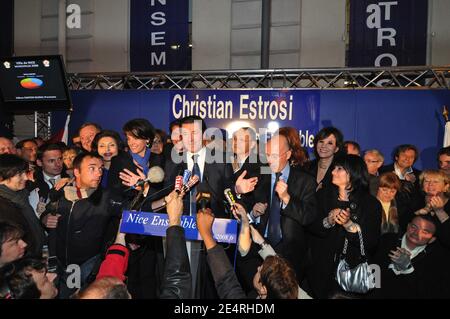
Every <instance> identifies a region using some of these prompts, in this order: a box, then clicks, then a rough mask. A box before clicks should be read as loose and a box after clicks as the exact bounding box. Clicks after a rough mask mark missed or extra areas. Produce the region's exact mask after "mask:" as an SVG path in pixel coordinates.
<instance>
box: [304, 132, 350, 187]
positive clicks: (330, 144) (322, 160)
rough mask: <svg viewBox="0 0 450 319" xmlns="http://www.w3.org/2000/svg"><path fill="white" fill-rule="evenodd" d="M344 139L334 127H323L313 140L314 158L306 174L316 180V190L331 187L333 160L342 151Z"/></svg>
mask: <svg viewBox="0 0 450 319" xmlns="http://www.w3.org/2000/svg"><path fill="white" fill-rule="evenodd" d="M343 142H344V137H343V135H342V133H341V131H339V130H338V129H337V128H335V127H324V128H323V129H321V130H320V131H319V133H317V135H316V136H315V138H314V155H315V156H316V158H315V159H314V160H313V161H312V162H310V163H309V164H308V168H307V170H308V172H309V173H310V174H311V175H313V176H314V177H315V178H316V182H317V190H319V189H321V188H325V187H326V186H328V185H331V169H332V163H333V159H334V158H335V156H336V155H338V154H340V153H342V151H343Z"/></svg>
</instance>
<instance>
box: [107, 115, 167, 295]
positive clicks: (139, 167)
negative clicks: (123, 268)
mask: <svg viewBox="0 0 450 319" xmlns="http://www.w3.org/2000/svg"><path fill="white" fill-rule="evenodd" d="M123 132H124V134H125V136H126V141H127V145H128V149H129V151H128V152H119V154H118V155H117V156H115V157H113V158H112V160H111V166H110V169H109V176H108V188H110V189H112V190H113V191H114V192H115V193H117V192H119V193H121V194H122V196H123V202H131V204H127V205H125V207H124V209H139V208H141V207H140V206H143V205H142V199H141V200H140V201H136V200H135V199H136V198H139V197H140V196H141V195H142V192H141V191H136V190H131V191H127V189H128V187H129V186H130V185H134V184H135V181H136V176H147V174H148V171H149V170H150V168H152V167H154V166H158V165H160V164H161V159H160V156H159V155H157V154H153V153H151V150H150V149H151V147H152V142H153V139H154V138H155V129H154V128H153V125H152V124H151V123H150V122H149V121H148V120H146V119H134V120H131V121H129V122H127V123H125V125H124V126H123ZM131 180H133V182H130V181H131ZM161 185H162V183H159V184H151V185H150V188H149V190H148V193H147V198H148V196H151V195H152V194H154V193H156V192H157V191H158V190H159V189H161ZM146 203H147V202H146ZM148 203H149V204H150V200H149V201H148ZM131 206H133V207H131ZM150 207H151V206H146V205H145V206H143V207H142V209H143V210H147V211H150V210H151V208H150ZM113 231H117V228H115V229H113ZM127 242H128V243H131V245H132V246H133V247H134V248H136V249H135V250H133V251H131V253H130V260H129V268H128V273H127V276H128V290H129V291H130V293H131V295H132V296H133V298H136V299H140V298H145V299H147V298H148V299H152V298H157V297H158V291H159V286H160V280H161V278H160V275H161V274H162V268H163V263H164V256H163V249H162V240H161V238H160V237H153V236H136V235H133V236H130V235H127Z"/></svg>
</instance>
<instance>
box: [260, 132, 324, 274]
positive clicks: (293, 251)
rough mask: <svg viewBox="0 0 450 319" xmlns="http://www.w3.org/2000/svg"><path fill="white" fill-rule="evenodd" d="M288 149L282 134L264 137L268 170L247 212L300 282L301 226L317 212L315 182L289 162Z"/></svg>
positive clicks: (303, 256) (303, 241)
mask: <svg viewBox="0 0 450 319" xmlns="http://www.w3.org/2000/svg"><path fill="white" fill-rule="evenodd" d="M292 152H293V151H292V146H291V145H289V143H288V139H287V137H286V136H284V135H275V136H274V137H272V139H271V140H269V141H268V143H267V145H266V156H267V161H268V164H269V167H270V173H269V174H262V175H261V177H260V181H259V182H258V186H257V188H256V191H255V192H256V194H255V196H256V204H255V205H254V207H253V211H252V213H251V214H252V215H253V217H254V219H255V224H256V227H257V230H258V231H259V232H260V234H262V235H263V236H264V237H265V238H266V239H267V240H268V241H269V243H270V244H271V245H272V247H273V248H274V249H275V251H276V252H277V253H278V254H280V255H282V256H284V257H285V258H286V259H287V260H289V261H290V262H291V264H292V266H293V268H294V270H295V271H296V274H297V278H298V280H299V282H301V280H302V279H303V277H304V276H305V274H304V272H305V268H306V266H307V265H306V263H307V243H306V235H305V226H307V225H309V224H311V223H312V222H313V221H314V220H315V218H316V215H317V212H316V198H315V192H316V191H315V190H316V186H317V185H316V182H315V181H314V178H313V177H312V176H310V175H309V174H307V173H305V172H303V171H302V170H301V169H299V168H297V167H294V166H291V165H290V163H289V160H290V158H291V156H292Z"/></svg>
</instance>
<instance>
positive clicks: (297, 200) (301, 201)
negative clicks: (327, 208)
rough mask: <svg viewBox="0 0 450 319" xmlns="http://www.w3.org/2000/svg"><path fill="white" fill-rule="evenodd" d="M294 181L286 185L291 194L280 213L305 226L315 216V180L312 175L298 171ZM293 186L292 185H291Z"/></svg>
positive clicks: (314, 218)
mask: <svg viewBox="0 0 450 319" xmlns="http://www.w3.org/2000/svg"><path fill="white" fill-rule="evenodd" d="M295 177H296V182H295V183H292V184H291V183H289V184H291V185H290V187H289V186H288V192H289V195H290V196H291V199H290V200H289V203H288V205H287V206H286V208H285V209H283V211H282V215H285V216H287V217H290V218H292V219H294V220H295V221H297V222H298V223H299V224H300V225H303V226H306V225H309V224H311V223H312V222H314V221H315V220H316V218H317V203H316V182H315V181H314V179H313V177H311V176H309V175H307V174H305V173H301V174H300V173H299V174H298V175H296V176H295ZM292 186H294V187H292Z"/></svg>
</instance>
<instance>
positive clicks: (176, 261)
mask: <svg viewBox="0 0 450 319" xmlns="http://www.w3.org/2000/svg"><path fill="white" fill-rule="evenodd" d="M166 234H167V236H166V243H167V254H166V261H165V267H164V279H163V282H162V285H161V295H160V298H161V299H188V298H191V290H192V277H191V269H190V266H189V258H188V254H187V249H186V238H185V236H184V229H183V228H182V227H180V226H171V227H169V228H167V233H166Z"/></svg>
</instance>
